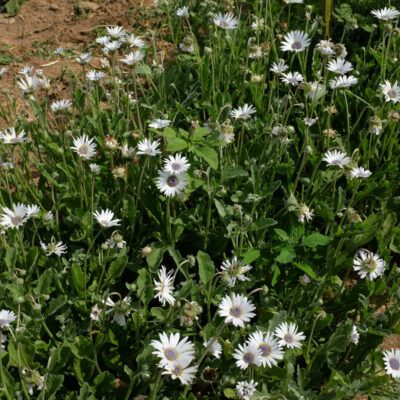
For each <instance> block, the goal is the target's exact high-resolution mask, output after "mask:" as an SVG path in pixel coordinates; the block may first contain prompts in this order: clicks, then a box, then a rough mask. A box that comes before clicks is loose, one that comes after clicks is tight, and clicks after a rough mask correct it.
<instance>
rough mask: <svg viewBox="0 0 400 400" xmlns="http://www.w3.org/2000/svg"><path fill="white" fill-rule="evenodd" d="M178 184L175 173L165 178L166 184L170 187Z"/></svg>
mask: <svg viewBox="0 0 400 400" xmlns="http://www.w3.org/2000/svg"><path fill="white" fill-rule="evenodd" d="M178 184H179V179H178V177H177V176H176V175H170V176H169V177H168V178H167V185H168V186H170V187H176V186H178Z"/></svg>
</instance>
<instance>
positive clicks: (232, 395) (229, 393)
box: [224, 388, 238, 399]
mask: <svg viewBox="0 0 400 400" xmlns="http://www.w3.org/2000/svg"><path fill="white" fill-rule="evenodd" d="M224 396H225V397H226V398H227V399H237V398H238V397H237V396H236V391H235V389H231V388H225V389H224Z"/></svg>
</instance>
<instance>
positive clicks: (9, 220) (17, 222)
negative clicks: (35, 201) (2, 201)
mask: <svg viewBox="0 0 400 400" xmlns="http://www.w3.org/2000/svg"><path fill="white" fill-rule="evenodd" d="M27 212H28V210H27V208H26V206H25V205H23V204H20V203H18V204H13V205H12V209H10V208H8V207H3V214H0V225H1V226H2V227H3V228H4V229H9V228H11V229H14V228H15V229H19V227H20V226H22V225H23V224H24V223H25V222H26V221H27V220H28V219H29V216H28V214H27Z"/></svg>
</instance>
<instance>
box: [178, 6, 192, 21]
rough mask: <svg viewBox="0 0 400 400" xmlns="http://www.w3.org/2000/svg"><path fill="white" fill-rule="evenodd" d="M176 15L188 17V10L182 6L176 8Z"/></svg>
mask: <svg viewBox="0 0 400 400" xmlns="http://www.w3.org/2000/svg"><path fill="white" fill-rule="evenodd" d="M176 15H177V16H178V17H183V18H184V17H188V16H189V8H187V7H186V6H183V7H181V8H178V9H177V10H176Z"/></svg>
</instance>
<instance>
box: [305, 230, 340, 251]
mask: <svg viewBox="0 0 400 400" xmlns="http://www.w3.org/2000/svg"><path fill="white" fill-rule="evenodd" d="M332 240H333V238H332V237H330V236H325V235H321V234H320V233H318V232H314V233H312V234H311V235H308V236H304V237H303V240H302V242H301V243H302V244H303V245H304V246H307V247H313V248H315V247H317V246H326V245H328V244H329V243H330V242H332Z"/></svg>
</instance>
